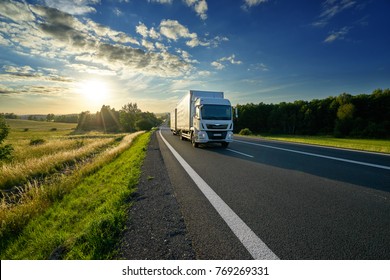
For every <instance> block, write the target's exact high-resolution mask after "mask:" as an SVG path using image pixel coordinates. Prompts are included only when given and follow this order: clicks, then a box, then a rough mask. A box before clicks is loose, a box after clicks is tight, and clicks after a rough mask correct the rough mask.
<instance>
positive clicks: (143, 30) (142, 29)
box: [135, 22, 161, 40]
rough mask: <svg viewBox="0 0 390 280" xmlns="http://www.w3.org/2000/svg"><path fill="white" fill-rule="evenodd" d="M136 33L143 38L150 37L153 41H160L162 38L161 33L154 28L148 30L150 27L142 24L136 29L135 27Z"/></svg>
mask: <svg viewBox="0 0 390 280" xmlns="http://www.w3.org/2000/svg"><path fill="white" fill-rule="evenodd" d="M135 31H136V32H137V33H138V34H140V35H141V36H142V37H144V38H147V37H150V38H152V39H155V40H158V39H160V38H161V35H160V33H158V32H157V31H156V30H155V29H154V27H152V28H150V29H148V27H147V26H146V25H145V24H144V23H142V22H140V23H139V24H138V25H137V26H136V27H135Z"/></svg>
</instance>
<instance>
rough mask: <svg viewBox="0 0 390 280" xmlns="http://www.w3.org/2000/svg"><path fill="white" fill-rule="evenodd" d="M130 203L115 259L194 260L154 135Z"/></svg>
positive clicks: (190, 244) (190, 243) (154, 134)
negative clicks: (131, 203) (124, 228)
mask: <svg viewBox="0 0 390 280" xmlns="http://www.w3.org/2000/svg"><path fill="white" fill-rule="evenodd" d="M132 200H133V201H134V202H133V206H132V207H131V208H130V209H129V218H128V221H127V224H126V230H125V231H124V233H123V237H122V239H121V241H120V245H119V248H118V254H117V256H116V258H117V259H136V260H146V259H155V260H156V259H166V260H173V259H182V260H186V259H195V253H194V251H193V249H192V242H191V239H190V238H189V236H188V234H187V230H186V226H185V223H184V220H183V217H182V215H181V212H180V209H179V206H178V203H177V201H176V198H175V195H174V191H173V188H172V185H171V182H170V179H169V177H168V172H167V170H166V167H165V164H164V161H163V158H162V156H161V152H160V148H159V144H158V142H157V139H156V133H153V134H152V136H151V140H150V143H149V145H148V148H147V154H146V157H145V160H144V164H143V166H142V175H141V178H140V182H139V185H138V190H137V192H136V193H135V195H134V196H133V198H132Z"/></svg>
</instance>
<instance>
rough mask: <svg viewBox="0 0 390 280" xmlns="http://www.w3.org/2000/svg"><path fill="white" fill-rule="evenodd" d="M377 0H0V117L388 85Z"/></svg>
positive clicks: (389, 4) (273, 98)
mask: <svg viewBox="0 0 390 280" xmlns="http://www.w3.org/2000/svg"><path fill="white" fill-rule="evenodd" d="M389 11H390V1H388V0H368V1H359V0H297V1H291V0H223V1H222V0H35V1H25V0H0V112H3V113H15V114H49V113H54V114H70V113H80V112H82V111H90V112H93V113H94V112H96V111H98V110H100V108H101V107H102V105H109V106H111V108H115V109H116V110H120V109H121V108H122V106H124V105H125V104H128V103H130V102H132V103H137V105H138V107H139V108H140V109H141V110H142V111H149V112H155V113H161V112H170V111H171V110H172V109H173V108H174V106H175V104H176V103H177V102H178V101H179V100H180V98H181V97H183V96H184V95H185V94H186V92H188V91H189V90H191V89H192V90H210V91H223V92H224V93H225V97H226V98H228V99H230V101H231V102H232V104H233V105H235V104H247V103H255V104H258V103H260V102H263V103H267V104H269V103H280V102H293V101H295V100H307V101H310V100H312V99H322V98H326V97H328V96H337V95H339V94H341V93H343V92H347V93H350V94H353V95H355V94H362V93H365V94H370V93H371V92H372V91H373V90H375V89H377V88H382V89H385V88H390V47H389V46H390V31H389V30H390V17H389V16H388V12H389Z"/></svg>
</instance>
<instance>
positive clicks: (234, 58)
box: [219, 54, 242, 64]
mask: <svg viewBox="0 0 390 280" xmlns="http://www.w3.org/2000/svg"><path fill="white" fill-rule="evenodd" d="M219 61H228V62H230V63H231V64H242V61H240V60H236V55H234V54H232V55H231V56H229V57H222V58H221V59H219Z"/></svg>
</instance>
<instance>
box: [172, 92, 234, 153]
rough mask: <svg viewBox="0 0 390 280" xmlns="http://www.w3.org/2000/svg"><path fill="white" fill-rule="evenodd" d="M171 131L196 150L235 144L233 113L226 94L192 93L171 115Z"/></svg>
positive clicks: (184, 98) (185, 97)
mask: <svg viewBox="0 0 390 280" xmlns="http://www.w3.org/2000/svg"><path fill="white" fill-rule="evenodd" d="M170 126H171V131H172V132H173V134H178V135H180V138H181V139H185V138H186V139H189V140H190V141H191V143H192V145H193V146H194V147H198V145H199V144H204V143H210V142H214V143H215V142H216V143H221V144H222V146H223V147H227V146H228V145H229V143H230V142H232V141H233V112H232V106H231V104H230V101H229V100H228V99H225V98H224V94H223V92H216V91H199V90H190V91H189V93H187V94H186V95H185V96H184V97H183V98H182V99H181V100H180V101H179V103H178V104H177V106H176V108H175V109H174V110H173V111H172V112H171V125H170Z"/></svg>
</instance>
